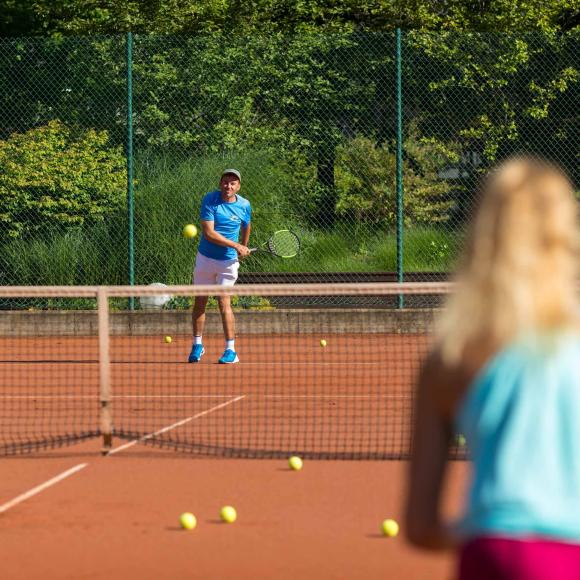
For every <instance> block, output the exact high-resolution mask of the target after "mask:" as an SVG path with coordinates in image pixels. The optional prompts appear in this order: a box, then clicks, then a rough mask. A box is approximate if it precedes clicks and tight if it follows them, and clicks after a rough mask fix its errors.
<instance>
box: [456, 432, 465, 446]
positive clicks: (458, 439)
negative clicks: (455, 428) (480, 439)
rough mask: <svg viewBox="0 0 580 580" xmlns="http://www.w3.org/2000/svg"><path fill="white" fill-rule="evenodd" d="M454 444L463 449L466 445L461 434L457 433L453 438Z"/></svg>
mask: <svg viewBox="0 0 580 580" xmlns="http://www.w3.org/2000/svg"><path fill="white" fill-rule="evenodd" d="M455 443H456V445H457V447H465V446H466V445H467V439H465V435H463V434H462V433H459V434H458V435H457V436H456V437H455Z"/></svg>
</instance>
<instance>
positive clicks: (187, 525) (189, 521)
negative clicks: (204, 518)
mask: <svg viewBox="0 0 580 580" xmlns="http://www.w3.org/2000/svg"><path fill="white" fill-rule="evenodd" d="M179 524H180V526H181V527H182V528H183V529H184V530H193V529H194V528H195V526H197V519H196V517H195V516H194V515H193V514H192V513H190V512H184V513H182V514H181V515H180V516H179Z"/></svg>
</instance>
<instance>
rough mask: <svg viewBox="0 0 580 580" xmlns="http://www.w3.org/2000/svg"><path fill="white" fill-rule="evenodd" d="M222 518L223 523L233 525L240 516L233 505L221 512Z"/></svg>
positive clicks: (227, 506) (225, 507)
mask: <svg viewBox="0 0 580 580" xmlns="http://www.w3.org/2000/svg"><path fill="white" fill-rule="evenodd" d="M220 518H221V519H222V521H224V522H226V523H228V524H233V523H234V522H235V521H236V519H237V518H238V514H237V513H236V508H233V507H232V506H231V505H226V506H224V507H223V508H222V509H221V510H220Z"/></svg>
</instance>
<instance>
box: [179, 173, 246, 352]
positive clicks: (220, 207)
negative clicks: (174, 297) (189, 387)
mask: <svg viewBox="0 0 580 580" xmlns="http://www.w3.org/2000/svg"><path fill="white" fill-rule="evenodd" d="M240 185H241V176H240V172H239V171H238V170H237V169H226V170H225V171H224V172H223V173H222V176H221V179H220V186H219V189H218V190H215V191H210V192H209V193H208V194H207V195H206V196H205V197H204V198H203V201H202V203H201V212H200V218H201V229H202V237H201V241H200V242H199V248H198V253H197V257H196V259H195V270H194V272H193V283H194V284H220V285H222V286H233V285H234V284H235V282H236V280H237V278H238V268H239V266H240V263H239V260H240V259H244V258H246V257H247V256H249V255H250V250H249V249H248V241H249V239H250V229H251V225H250V222H251V215H252V210H251V207H250V202H249V201H248V200H247V199H245V198H243V197H242V196H241V195H238V191H239V190H240ZM240 237H241V243H240V242H239V240H240ZM207 300H208V297H207V296H196V297H195V302H194V305H193V314H192V320H193V346H192V348H191V353H190V354H189V359H188V362H190V363H196V362H199V361H200V359H201V357H202V356H203V354H204V352H205V349H204V348H203V341H202V336H203V328H204V325H205V308H206V306H207ZM218 302H219V308H220V314H221V317H222V324H223V328H224V335H225V339H226V347H225V351H224V353H223V355H222V357H221V358H220V359H219V361H218V362H219V363H221V364H233V363H237V362H239V359H238V355H237V354H236V349H235V343H234V340H235V320H234V313H233V311H232V305H231V300H230V296H220V297H219V298H218Z"/></svg>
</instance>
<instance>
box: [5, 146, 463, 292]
mask: <svg viewBox="0 0 580 580" xmlns="http://www.w3.org/2000/svg"><path fill="white" fill-rule="evenodd" d="M226 167H236V168H239V169H240V170H241V172H242V189H241V191H240V193H241V194H242V195H243V196H245V197H247V198H248V199H249V200H250V202H251V203H252V208H253V218H252V238H251V245H257V244H259V243H263V242H265V241H266V240H267V238H268V237H269V235H270V234H271V233H272V232H273V231H275V230H277V229H281V228H289V229H293V230H295V231H296V232H297V233H298V234H299V235H300V237H301V240H302V251H301V253H300V254H299V256H298V257H296V258H294V259H291V260H282V259H278V258H273V257H271V256H268V255H267V254H263V253H260V254H255V255H253V256H252V257H251V258H249V259H248V260H246V261H245V262H244V263H243V264H242V271H246V272H251V271H265V272H268V271H272V272H290V271H292V272H341V271H343V272H347V271H349V272H372V271H393V270H395V269H396V265H397V260H396V238H395V235H394V234H393V233H392V232H386V231H385V232H383V231H379V230H377V229H376V228H375V229H372V228H371V227H370V226H368V225H367V224H364V223H357V224H345V223H337V224H336V225H335V226H334V227H333V228H332V229H331V230H328V229H326V230H316V229H313V228H312V227H311V226H309V225H308V224H307V223H306V221H305V220H304V219H301V218H300V217H298V216H296V215H294V214H293V213H292V210H291V209H289V208H292V207H294V206H295V204H294V201H295V199H296V194H297V192H295V191H293V190H292V185H291V184H292V183H293V180H292V179H290V176H289V175H288V174H287V173H285V169H284V168H283V167H282V166H281V165H280V164H279V163H278V162H277V160H276V159H273V158H271V157H270V156H269V155H268V154H266V153H264V154H261V153H256V152H252V153H251V154H250V153H247V154H242V153H240V154H237V155H231V156H222V155H216V156H214V157H209V158H207V157H206V158H204V159H201V160H195V159H193V160H186V161H181V162H179V161H175V159H174V158H169V157H168V158H165V159H164V158H160V157H155V158H143V159H141V160H140V161H139V160H138V163H137V165H136V176H137V182H136V190H135V227H134V247H135V279H136V283H138V284H150V283H152V282H163V283H166V284H184V283H189V282H190V280H191V275H192V267H193V263H194V260H195V255H196V252H197V244H198V240H199V237H198V238H196V239H195V240H193V241H191V240H188V239H185V238H183V236H182V233H181V232H182V229H183V226H184V225H185V224H187V223H197V224H198V225H199V208H200V204H201V200H202V198H203V196H204V195H205V194H206V193H207V192H208V191H211V190H214V189H216V188H217V185H218V180H219V176H220V174H221V172H222V171H223V169H224V168H226ZM460 243H461V238H460V236H459V235H458V234H457V233H455V232H450V231H445V230H444V229H443V228H440V227H438V228H436V227H431V228H417V227H413V228H410V227H409V228H407V229H405V233H404V259H403V265H404V269H405V270H406V271H426V272H430V271H441V270H448V269H449V268H451V267H452V266H453V260H454V257H455V255H456V253H457V250H458V245H459V244H460ZM1 251H2V252H3V260H2V264H3V271H1V272H0V276H1V279H0V283H2V284H23V285H47V284H59V285H81V284H126V283H127V282H128V280H129V276H128V269H129V265H128V221H127V216H126V212H123V213H120V214H119V215H115V216H110V217H109V218H107V219H106V220H105V221H104V222H102V223H98V224H92V225H89V226H85V227H84V228H83V229H79V230H74V231H69V232H67V233H60V234H54V235H50V236H49V235H47V236H45V237H44V238H42V239H21V240H15V241H12V242H6V243H4V245H3V248H2V250H1Z"/></svg>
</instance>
